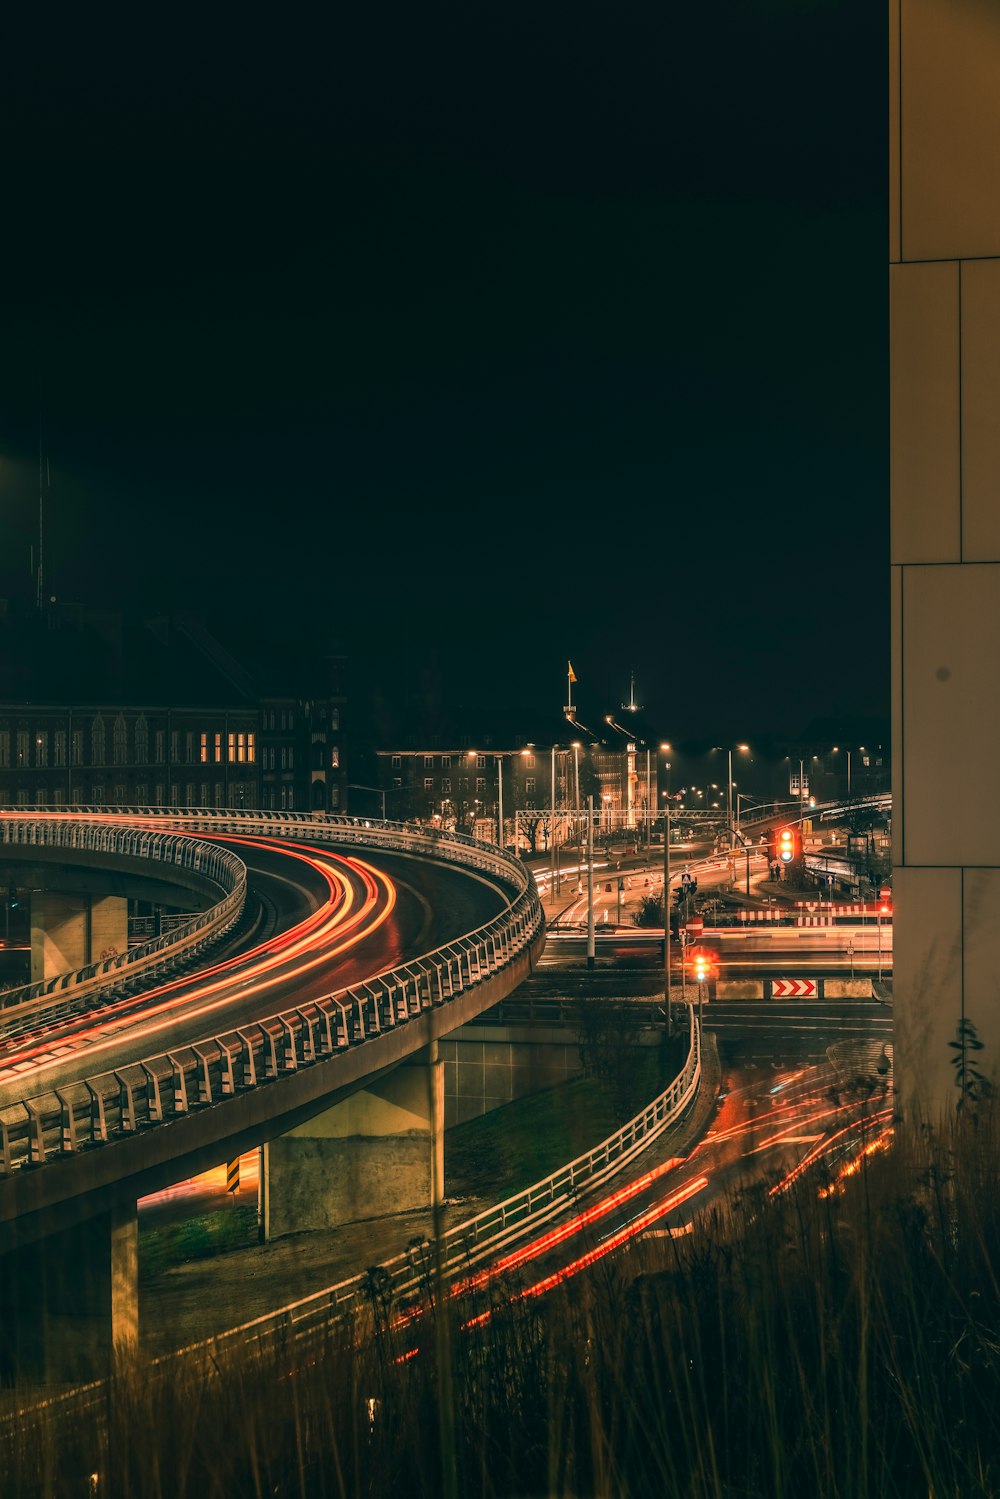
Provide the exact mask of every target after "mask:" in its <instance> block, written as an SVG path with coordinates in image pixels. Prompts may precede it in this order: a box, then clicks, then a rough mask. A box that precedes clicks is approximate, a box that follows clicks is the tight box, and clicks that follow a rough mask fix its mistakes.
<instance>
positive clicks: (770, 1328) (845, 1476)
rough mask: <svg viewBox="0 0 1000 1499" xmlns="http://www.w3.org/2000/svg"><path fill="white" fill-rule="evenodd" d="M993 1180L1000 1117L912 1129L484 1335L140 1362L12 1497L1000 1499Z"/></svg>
mask: <svg viewBox="0 0 1000 1499" xmlns="http://www.w3.org/2000/svg"><path fill="white" fill-rule="evenodd" d="M998 1178H1000V1131H998V1128H997V1118H996V1115H995V1113H994V1112H992V1111H991V1112H988V1113H985V1114H981V1116H980V1118H979V1122H978V1124H977V1123H974V1122H973V1121H972V1120H971V1119H969V1118H966V1119H964V1120H963V1119H961V1118H960V1119H959V1120H958V1121H956V1123H955V1125H954V1126H953V1127H951V1128H950V1129H949V1130H948V1131H947V1132H945V1133H942V1134H941V1135H939V1136H937V1137H934V1138H931V1137H929V1136H928V1135H926V1134H923V1135H915V1134H910V1135H906V1134H898V1135H897V1140H896V1144H895V1147H894V1148H893V1150H892V1151H891V1152H889V1153H888V1154H886V1155H883V1156H877V1157H874V1158H873V1159H872V1161H871V1162H870V1164H869V1165H868V1166H867V1167H866V1169H865V1170H863V1171H861V1172H859V1174H858V1175H857V1176H856V1177H855V1178H853V1179H852V1181H851V1182H850V1184H849V1190H847V1191H846V1192H845V1193H843V1194H842V1195H830V1196H826V1197H820V1196H819V1195H818V1194H817V1191H816V1185H817V1184H816V1182H815V1181H813V1182H812V1183H806V1184H804V1185H802V1186H800V1187H799V1189H798V1190H797V1191H793V1192H790V1193H788V1194H786V1195H785V1196H783V1197H779V1198H776V1199H772V1200H770V1201H769V1202H768V1203H767V1207H766V1210H765V1211H760V1210H759V1209H760V1206H761V1203H760V1202H759V1201H757V1200H755V1199H754V1197H753V1195H751V1196H747V1197H744V1198H743V1199H742V1200H741V1201H740V1202H738V1203H736V1202H734V1203H731V1204H730V1205H729V1206H728V1207H727V1209H726V1210H725V1211H724V1212H721V1213H719V1214H717V1215H716V1217H715V1218H714V1220H713V1221H712V1222H711V1223H708V1224H704V1225H702V1227H701V1229H700V1231H699V1232H697V1233H696V1234H695V1235H693V1236H691V1237H690V1238H688V1239H686V1240H677V1241H658V1243H657V1245H656V1246H655V1247H654V1246H653V1245H650V1246H647V1247H646V1248H644V1249H643V1250H642V1251H641V1252H633V1253H632V1254H631V1255H629V1256H628V1257H626V1258H623V1259H619V1260H618V1261H617V1262H613V1263H604V1264H602V1267H601V1268H600V1269H599V1270H598V1271H595V1272H593V1273H591V1275H590V1276H589V1277H588V1278H587V1279H582V1278H581V1279H579V1280H577V1281H573V1282H570V1283H568V1284H567V1285H565V1286H563V1287H561V1288H560V1289H559V1290H558V1291H557V1292H555V1293H553V1294H551V1295H550V1296H548V1297H547V1298H545V1299H544V1300H543V1301H541V1302H538V1303H533V1304H531V1305H526V1304H525V1303H521V1302H512V1301H508V1300H505V1298H504V1296H503V1295H501V1294H500V1293H495V1295H496V1296H497V1299H496V1303H495V1307H494V1314H493V1316H492V1317H491V1318H490V1319H489V1320H488V1321H487V1322H486V1323H485V1325H484V1326H482V1327H480V1328H479V1329H477V1330H476V1331H475V1332H466V1331H462V1329H461V1326H460V1316H457V1315H456V1314H455V1313H454V1311H451V1312H450V1313H449V1325H448V1328H447V1331H448V1332H449V1335H450V1336H449V1339H448V1340H445V1341H442V1340H441V1339H440V1338H437V1339H436V1338H435V1336H434V1332H435V1327H434V1319H433V1316H432V1315H431V1316H428V1317H426V1318H424V1319H421V1321H420V1322H419V1323H418V1324H416V1326H417V1327H419V1328H420V1329H421V1330H420V1332H419V1333H418V1332H415V1331H414V1329H413V1327H411V1328H410V1329H409V1330H400V1329H398V1328H395V1327H393V1325H392V1317H391V1315H390V1316H388V1317H387V1316H385V1315H384V1309H381V1308H375V1309H373V1311H372V1314H371V1316H370V1317H369V1318H368V1319H367V1321H368V1325H367V1326H366V1327H365V1328H355V1329H354V1330H353V1332H352V1333H351V1334H348V1333H347V1332H341V1333H338V1334H337V1335H336V1336H331V1338H330V1339H329V1341H328V1342H327V1343H325V1344H324V1345H322V1346H313V1347H311V1348H310V1349H309V1350H307V1351H306V1353H305V1354H303V1351H302V1350H298V1351H294V1352H293V1350H290V1349H289V1350H283V1351H281V1352H279V1353H274V1352H272V1353H269V1354H268V1355H266V1356H262V1355H251V1354H247V1355H245V1356H243V1357H241V1358H238V1359H231V1360H228V1361H227V1362H226V1363H225V1364H224V1365H216V1366H213V1367H211V1368H210V1369H209V1371H208V1372H207V1374H206V1373H198V1372H196V1371H194V1370H193V1369H191V1368H190V1367H184V1366H180V1367H175V1368H170V1369H169V1370H168V1372H167V1373H166V1374H164V1375H162V1376H160V1377H157V1378H152V1377H150V1374H149V1371H148V1370H143V1369H141V1368H135V1369H124V1370H122V1372H121V1374H120V1376H119V1377H118V1379H117V1380H116V1381H115V1383H114V1386H113V1394H112V1396H111V1398H110V1400H108V1401H105V1403H104V1405H103V1407H102V1409H101V1411H100V1413H99V1419H97V1418H95V1417H93V1416H91V1417H88V1418H86V1419H82V1420H78V1421H75V1422H74V1421H67V1422H63V1423H60V1424H59V1425H58V1427H56V1428H54V1429H53V1427H52V1426H51V1423H49V1422H47V1421H46V1419H45V1418H41V1419H39V1420H37V1421H36V1420H23V1421H21V1422H19V1423H17V1424H15V1425H14V1426H12V1427H11V1428H9V1429H8V1430H7V1433H6V1436H5V1447H4V1449H3V1452H2V1456H0V1473H2V1474H3V1486H2V1493H3V1494H4V1495H5V1496H6V1495H10V1496H17V1499H21V1496H24V1499H28V1496H31V1499H35V1496H39V1499H41V1496H43V1495H44V1496H50V1495H52V1496H58V1499H73V1496H75V1495H77V1494H79V1495H90V1494H98V1495H101V1496H105V1495H107V1496H119V1495H120V1496H126V1495H128V1496H132V1495H135V1494H142V1495H143V1496H144V1499H167V1496H169V1499H183V1496H187V1495H197V1496H198V1499H214V1496H220V1499H221V1496H225V1499H233V1496H243V1495H247V1496H255V1499H256V1496H260V1499H263V1496H265V1495H268V1496H274V1495H278V1496H295V1499H299V1496H302V1499H305V1496H308V1499H326V1496H331V1499H333V1496H336V1499H360V1496H372V1495H375V1496H383V1495H385V1496H389V1495H392V1494H395V1493H397V1492H405V1493H406V1494H407V1495H408V1496H413V1499H418V1496H427V1499H439V1496H440V1495H442V1494H447V1493H449V1492H454V1493H457V1494H458V1495H460V1496H462V1499H473V1496H483V1499H500V1496H511V1499H514V1496H517V1499H528V1496H535V1495H539V1496H540V1495H549V1496H554V1499H555V1496H558V1499H570V1496H574V1499H580V1496H584V1495H592V1496H595V1499H596V1496H602V1499H604V1496H609V1499H610V1496H614V1499H619V1496H620V1499H643V1496H649V1495H656V1496H664V1499H671V1496H675V1495H676V1496H684V1499H703V1496H704V1499H719V1496H726V1499H782V1496H788V1499H798V1496H800V1495H802V1494H810V1495H816V1496H831V1499H832V1496H837V1499H862V1496H864V1499H890V1496H891V1499H915V1496H924V1495H933V1496H940V1499H945V1496H949V1499H951V1496H961V1499H966V1496H973V1495H990V1494H995V1493H1000V1284H998V1274H997V1267H998V1265H1000V1198H998V1195H997V1192H996V1183H997V1180H998ZM390 1312H391V1309H390ZM440 1330H443V1329H439V1331H440ZM449 1344H450V1359H451V1375H452V1378H451V1380H450V1383H449V1382H446V1383H445V1384H444V1385H443V1386H441V1385H439V1381H438V1378H437V1370H436V1363H437V1359H438V1358H439V1356H440V1350H441V1348H442V1347H447V1346H449ZM440 1388H445V1389H448V1388H450V1390H451V1391H452V1395H451V1396H450V1397H448V1398H450V1399H451V1400H452V1401H453V1408H452V1409H451V1410H450V1411H449V1412H448V1414H449V1415H450V1416H453V1418H454V1419H453V1423H452V1422H450V1421H445V1422H444V1423H442V1422H441V1421H440V1419H439V1417H440V1415H441V1411H440V1404H439V1389H440ZM452 1431H453V1433H454V1436H453V1439H452V1438H451V1437H450V1436H449V1433H450V1432H452ZM442 1432H443V1433H444V1436H445V1440H444V1442H442ZM92 1474H96V1475H98V1476H97V1478H96V1479H93V1480H92V1479H91V1477H90V1475H92ZM451 1476H453V1479H454V1483H452V1481H451Z"/></svg>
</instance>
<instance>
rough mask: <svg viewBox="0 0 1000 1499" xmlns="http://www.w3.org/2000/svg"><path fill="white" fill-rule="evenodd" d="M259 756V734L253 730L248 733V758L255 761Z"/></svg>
mask: <svg viewBox="0 0 1000 1499" xmlns="http://www.w3.org/2000/svg"><path fill="white" fill-rule="evenodd" d="M256 758H257V736H256V734H255V733H253V731H252V730H251V731H250V732H249V733H248V734H247V759H248V760H249V761H250V762H251V764H252V763H253V761H255V760H256Z"/></svg>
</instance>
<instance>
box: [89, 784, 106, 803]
mask: <svg viewBox="0 0 1000 1499" xmlns="http://www.w3.org/2000/svg"><path fill="white" fill-rule="evenodd" d="M90 799H91V801H92V802H93V804H94V806H95V807H99V806H100V805H101V804H102V802H103V801H104V787H103V786H98V785H96V784H94V785H92V786H91V788H90Z"/></svg>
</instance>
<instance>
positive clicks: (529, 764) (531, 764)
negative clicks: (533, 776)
mask: <svg viewBox="0 0 1000 1499" xmlns="http://www.w3.org/2000/svg"><path fill="white" fill-rule="evenodd" d="M523 759H524V768H525V770H534V768H535V757H534V755H525V756H524V757H523Z"/></svg>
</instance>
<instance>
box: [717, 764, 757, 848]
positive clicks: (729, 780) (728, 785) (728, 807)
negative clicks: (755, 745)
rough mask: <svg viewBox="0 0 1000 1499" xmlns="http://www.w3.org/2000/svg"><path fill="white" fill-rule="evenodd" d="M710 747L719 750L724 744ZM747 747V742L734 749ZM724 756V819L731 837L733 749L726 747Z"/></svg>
mask: <svg viewBox="0 0 1000 1499" xmlns="http://www.w3.org/2000/svg"><path fill="white" fill-rule="evenodd" d="M712 748H713V749H717V750H721V749H723V748H724V746H723V745H721V744H714V745H713V746H712ZM749 748H750V746H749V744H737V745H736V749H738V750H741V751H742V752H744V753H745V752H746V751H748V750H749ZM726 758H727V762H728V773H727V778H726V821H727V823H728V824H729V830H730V838H731V837H732V827H733V751H732V749H727V750H726Z"/></svg>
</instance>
